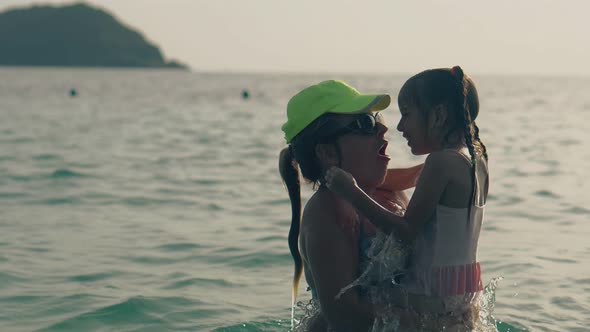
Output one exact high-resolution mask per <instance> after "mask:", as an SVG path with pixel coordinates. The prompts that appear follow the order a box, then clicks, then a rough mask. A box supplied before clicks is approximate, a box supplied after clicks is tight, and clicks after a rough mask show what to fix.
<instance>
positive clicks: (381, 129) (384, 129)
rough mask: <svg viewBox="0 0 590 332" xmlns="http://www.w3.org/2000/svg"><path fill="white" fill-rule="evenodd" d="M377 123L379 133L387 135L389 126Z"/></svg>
mask: <svg viewBox="0 0 590 332" xmlns="http://www.w3.org/2000/svg"><path fill="white" fill-rule="evenodd" d="M376 125H377V134H378V135H379V136H381V137H382V136H383V135H385V133H386V132H387V131H388V130H389V128H388V127H387V126H386V125H384V124H382V123H377V124H376Z"/></svg>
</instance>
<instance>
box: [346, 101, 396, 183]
mask: <svg viewBox="0 0 590 332" xmlns="http://www.w3.org/2000/svg"><path fill="white" fill-rule="evenodd" d="M367 116H371V117H373V119H374V129H373V131H370V132H362V131H358V130H352V131H350V132H346V133H344V134H342V135H341V136H339V137H338V139H337V140H336V145H337V147H338V148H339V149H340V165H339V166H340V167H341V168H342V169H344V170H345V171H347V172H349V173H351V174H352V175H353V176H354V177H355V179H356V181H357V183H358V185H359V186H360V187H361V188H363V189H365V190H371V189H374V188H376V187H377V186H379V185H380V184H381V183H383V181H384V180H385V173H386V171H387V164H388V163H389V159H390V158H389V156H388V155H387V152H386V149H387V141H386V140H385V137H384V136H385V132H387V129H388V128H387V126H385V124H384V123H383V119H382V117H381V116H380V115H377V114H375V113H363V114H357V115H350V116H349V115H347V116H343V117H342V119H339V121H343V122H342V125H343V127H348V128H350V124H351V123H356V122H355V121H357V120H359V121H362V122H364V123H365V125H366V123H367V122H368V123H370V122H371V121H367V120H371V119H370V118H367ZM354 126H356V124H353V127H354Z"/></svg>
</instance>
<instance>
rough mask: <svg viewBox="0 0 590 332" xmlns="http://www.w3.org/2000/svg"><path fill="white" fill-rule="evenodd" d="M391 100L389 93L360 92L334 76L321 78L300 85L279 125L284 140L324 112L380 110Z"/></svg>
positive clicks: (288, 140)
mask: <svg viewBox="0 0 590 332" xmlns="http://www.w3.org/2000/svg"><path fill="white" fill-rule="evenodd" d="M390 102H391V98H390V97H389V95H385V94H380V95H377V94H362V93H360V92H358V91H357V90H356V89H355V88H353V87H351V86H350V85H348V84H346V83H344V82H342V81H337V80H329V81H323V82H321V83H318V84H316V85H312V86H310V87H307V88H305V89H303V90H302V91H301V92H299V93H298V94H296V95H295V96H293V97H292V98H291V100H289V104H287V122H285V124H284V125H283V127H282V128H281V129H282V130H283V132H284V133H285V140H286V141H287V143H291V140H293V137H295V136H296V135H297V134H299V133H300V132H301V131H302V130H303V129H305V127H307V126H308V125H309V124H310V123H312V122H313V121H314V120H315V119H317V118H318V117H320V116H321V115H322V114H325V113H340V114H354V113H364V112H376V111H381V110H383V109H385V108H387V106H389V103H390Z"/></svg>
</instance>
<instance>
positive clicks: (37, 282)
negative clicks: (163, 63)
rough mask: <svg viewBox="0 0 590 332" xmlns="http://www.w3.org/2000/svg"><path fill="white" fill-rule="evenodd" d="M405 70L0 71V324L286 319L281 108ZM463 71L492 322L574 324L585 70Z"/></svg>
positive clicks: (171, 326)
mask: <svg viewBox="0 0 590 332" xmlns="http://www.w3.org/2000/svg"><path fill="white" fill-rule="evenodd" d="M408 76H409V75H378V76H377V75H350V74H349V75H340V74H332V75H327V74H326V75H281V74H227V73H224V74H222V73H190V72H181V71H166V70H105V69H60V68H45V69H43V68H0V308H1V309H0V331H3V332H4V331H7V332H9V331H10V332H11V331H15V332H16V331H146V332H147V331H289V324H290V321H289V318H290V289H291V287H290V278H291V274H292V263H291V258H290V255H289V252H288V248H287V240H286V236H287V232H288V228H289V223H290V220H289V218H290V205H289V200H288V196H287V193H286V191H285V190H284V189H283V187H282V184H281V181H280V177H279V175H278V171H277V156H278V152H279V150H280V149H281V148H282V147H283V139H282V133H281V131H280V125H281V124H282V122H283V121H284V118H285V105H286V102H287V100H288V99H289V97H290V96H291V95H292V94H294V93H295V92H297V91H298V90H299V89H301V88H303V87H305V86H306V85H308V84H311V83H315V82H318V81H320V80H323V79H327V78H340V79H344V80H347V81H349V82H350V83H351V84H353V85H354V86H356V87H358V88H359V89H360V90H362V91H367V92H388V93H390V94H392V95H394V96H395V95H396V93H397V91H398V90H399V88H400V86H401V84H402V83H403V82H404V80H405V79H406V78H408ZM473 78H474V79H475V81H476V83H477V85H478V88H479V92H480V98H481V113H480V116H479V118H478V124H479V126H480V128H481V137H482V139H483V140H484V142H485V143H486V144H487V146H488V149H489V154H490V170H491V177H492V178H491V179H492V182H491V193H490V199H489V202H488V207H487V211H486V220H485V227H484V229H483V231H482V234H481V240H480V249H479V257H480V260H481V263H482V269H483V278H484V281H485V282H487V281H489V280H491V279H493V278H496V277H503V279H502V280H501V281H500V282H499V285H498V289H497V290H496V302H495V310H494V317H495V318H496V319H497V320H498V328H499V330H500V331H521V330H524V331H572V332H573V331H590V258H589V257H590V241H589V239H590V222H589V218H588V217H589V216H590V207H589V204H588V201H589V198H590V195H589V194H588V190H589V189H590V188H589V184H590V180H588V178H589V176H588V170H589V169H590V149H588V147H587V141H589V139H590V131H589V129H590V127H589V126H588V119H590V94H588V91H590V78H580V77H578V78H573V77H553V78H552V77H515V76H507V77H503V76H477V75H474V77H473ZM72 88H74V89H76V90H77V92H78V95H77V96H76V97H70V96H69V91H70V89H72ZM243 89H248V91H249V93H250V98H248V99H243V98H242V91H243ZM383 114H384V115H385V119H386V121H387V123H388V124H389V126H390V128H392V129H391V130H390V131H389V132H388V133H387V137H388V138H389V140H390V145H389V149H388V150H389V151H388V152H389V154H390V155H391V156H392V161H391V163H390V166H392V167H394V166H400V167H401V166H410V165H413V164H415V163H417V162H421V161H422V160H423V158H421V157H414V156H412V155H411V154H410V153H409V151H408V148H407V146H406V145H405V142H404V141H403V140H402V138H401V137H400V135H399V133H397V132H396V131H395V129H394V128H395V124H396V123H397V121H398V119H399V115H398V113H397V107H396V105H393V106H392V107H391V109H390V110H389V111H385V112H384V113H383ZM310 193H311V190H310V188H306V189H305V190H304V192H303V195H304V197H308V196H309V195H310ZM303 284H304V283H303ZM307 299H309V293H308V292H306V291H305V287H304V285H302V286H301V288H300V296H299V300H301V301H306V300H307Z"/></svg>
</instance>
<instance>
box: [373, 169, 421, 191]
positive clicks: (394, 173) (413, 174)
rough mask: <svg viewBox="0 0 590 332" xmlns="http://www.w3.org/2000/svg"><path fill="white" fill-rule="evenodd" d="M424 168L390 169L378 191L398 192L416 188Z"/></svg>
mask: <svg viewBox="0 0 590 332" xmlns="http://www.w3.org/2000/svg"><path fill="white" fill-rule="evenodd" d="M423 168H424V164H419V165H416V166H413V167H410V168H390V169H388V170H387V173H386V174H385V180H384V181H383V183H382V184H381V185H380V186H379V187H378V188H377V189H379V190H386V191H390V192H396V191H403V190H406V189H410V188H413V187H415V186H416V183H417V182H418V177H420V172H422V169H423Z"/></svg>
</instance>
